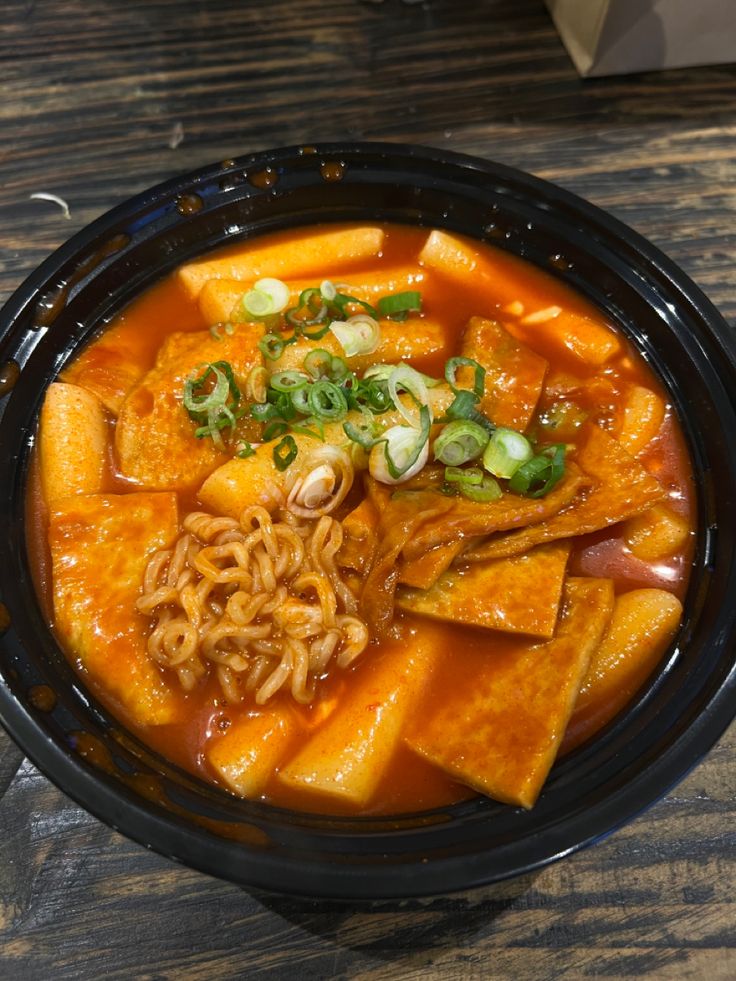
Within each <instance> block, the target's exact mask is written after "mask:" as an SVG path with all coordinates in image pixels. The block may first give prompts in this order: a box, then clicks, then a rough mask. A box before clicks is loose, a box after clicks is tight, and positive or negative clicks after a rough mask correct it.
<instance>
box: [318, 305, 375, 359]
mask: <svg viewBox="0 0 736 981" xmlns="http://www.w3.org/2000/svg"><path fill="white" fill-rule="evenodd" d="M330 331H331V332H332V333H333V334H334V335H335V337H336V338H337V341H338V343H339V344H340V346H341V347H342V349H343V351H344V352H345V356H346V357H348V358H354V357H355V356H356V355H358V354H372V353H373V352H374V351H375V350H376V348H377V347H378V345H379V343H380V341H381V328H380V327H379V326H378V321H377V320H374V318H373V317H370V316H368V314H365V313H358V314H355V316H353V317H348V319H347V320H333V321H332V322H331V323H330Z"/></svg>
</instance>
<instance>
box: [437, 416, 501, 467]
mask: <svg viewBox="0 0 736 981" xmlns="http://www.w3.org/2000/svg"><path fill="white" fill-rule="evenodd" d="M488 439H489V437H488V433H487V432H486V431H485V429H484V428H483V427H482V426H479V425H478V423H477V422H470V420H468V419H458V420H457V421H455V422H450V423H448V424H447V425H446V426H445V427H444V428H443V430H442V432H441V433H440V434H439V436H438V437H437V439H436V440H435V441H434V458H435V460H439V461H440V462H441V463H446V464H448V465H449V466H452V467H459V466H460V465H461V464H462V463H468V461H469V460H475V459H477V458H478V457H479V456H480V455H481V453H482V452H483V451H484V450H485V449H486V447H487V445H488Z"/></svg>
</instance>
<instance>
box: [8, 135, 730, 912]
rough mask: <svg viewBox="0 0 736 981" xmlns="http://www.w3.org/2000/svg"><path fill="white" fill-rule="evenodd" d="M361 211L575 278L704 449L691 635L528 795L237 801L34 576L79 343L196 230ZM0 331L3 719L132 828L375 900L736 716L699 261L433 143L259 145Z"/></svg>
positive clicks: (712, 380)
mask: <svg viewBox="0 0 736 981" xmlns="http://www.w3.org/2000/svg"><path fill="white" fill-rule="evenodd" d="M325 165H328V166H325ZM329 165H331V166H329ZM330 178H331V179H330ZM366 218H368V219H370V220H373V221H376V220H387V221H396V222H406V223H410V224H422V225H427V226H435V227H441V228H447V229H452V230H456V231H458V232H463V233H465V234H468V235H472V236H475V237H476V238H478V239H483V240H488V241H492V242H494V243H495V244H498V245H500V246H501V247H502V248H504V249H507V250H509V251H511V252H514V253H516V254H517V255H520V256H524V257H525V258H526V259H528V260H530V261H531V262H533V263H535V264H537V265H539V266H541V267H542V268H544V269H547V270H549V272H551V273H552V274H553V275H554V276H557V277H559V278H561V279H563V280H565V281H566V282H567V283H569V284H570V285H571V286H573V287H574V288H575V289H577V290H579V291H580V292H581V293H583V294H584V295H585V296H587V297H588V298H589V299H591V300H592V301H593V302H594V303H595V304H597V305H598V306H599V307H600V308H601V309H603V310H605V311H606V313H607V314H608V315H609V316H610V317H612V318H613V319H614V320H615V321H616V322H618V323H619V324H620V325H621V327H622V328H623V330H624V331H625V332H626V333H627V335H628V336H629V337H630V338H631V339H632V340H633V342H634V344H635V345H636V346H637V348H638V349H639V350H640V351H641V352H642V354H643V355H644V357H645V358H646V359H647V360H648V361H649V362H650V363H651V365H652V366H653V367H654V370H655V371H656V372H657V373H658V374H659V376H660V377H661V378H662V380H663V382H664V384H665V386H666V387H667V389H668V390H669V392H670V394H671V398H672V400H673V403H674V404H675V406H676V408H677V411H678V413H679V415H680V419H681V422H682V425H683V428H684V430H685V433H686V437H687V439H688V442H689V446H690V451H691V454H692V457H693V460H694V465H695V470H696V476H697V482H698V491H699V493H698V528H699V531H698V542H697V549H696V556H695V568H694V570H693V574H692V580H691V586H690V590H689V593H688V596H687V600H686V616H685V622H684V624H683V627H682V629H681V630H680V632H679V636H678V637H677V640H676V642H675V644H674V645H673V646H672V647H671V648H670V650H669V651H668V652H667V654H666V655H665V657H664V658H663V660H662V664H661V665H660V668H659V670H658V671H656V672H655V674H654V676H653V678H652V679H651V681H650V682H649V683H648V685H647V686H646V689H645V690H644V691H643V692H642V693H640V695H639V696H638V697H637V699H636V700H635V704H633V705H631V706H629V707H628V709H627V710H626V711H625V712H623V713H621V715H620V716H619V717H618V718H616V719H615V720H614V721H613V722H612V723H611V724H610V725H609V726H607V727H606V729H605V730H604V731H603V732H602V733H601V734H599V735H598V736H597V737H596V738H594V739H593V740H591V741H590V743H589V744H588V745H586V746H583V747H581V748H580V749H579V750H578V751H576V752H575V753H573V754H572V755H570V756H569V757H567V758H565V759H564V760H562V761H561V762H560V763H559V764H558V765H557V766H556V767H555V768H554V770H553V772H552V774H551V776H550V779H549V780H548V782H547V785H546V787H545V790H544V792H543V794H542V796H541V798H540V800H539V802H538V803H537V805H536V807H535V808H534V810H532V811H530V812H524V811H522V810H520V809H516V808H512V807H507V806H503V805H500V804H496V803H494V802H492V801H490V800H485V799H477V800H473V801H469V802H466V803H463V804H458V805H455V806H452V807H447V808H443V809H440V810H436V811H431V812H425V813H422V814H414V815H401V816H398V817H396V818H385V819H379V820H376V819H347V818H333V817H322V816H315V815H305V814H300V813H294V812H291V811H286V810H281V809H277V808H272V807H269V806H267V805H264V804H260V803H251V802H243V801H238V800H235V799H233V798H231V797H229V796H228V795H227V794H225V793H224V792H220V791H218V790H217V789H216V788H214V787H212V786H208V785H206V784H204V783H203V782H201V781H199V780H197V779H196V778H194V777H192V776H190V775H189V774H186V773H184V772H182V771H180V770H178V769H177V768H176V767H174V766H172V765H170V764H168V763H167V762H166V761H164V760H162V759H160V758H159V757H157V756H156V755H155V754H153V753H151V752H150V751H149V750H147V749H146V748H145V747H144V746H142V745H141V744H140V743H139V741H138V740H137V739H136V738H135V737H133V736H131V735H130V734H128V733H126V732H124V731H123V730H122V729H121V727H120V725H119V723H117V722H116V721H115V719H113V718H112V717H111V716H110V715H109V714H108V713H107V712H106V711H105V710H104V709H103V708H101V707H100V705H99V704H97V703H96V702H95V700H94V698H92V697H91V696H90V694H89V692H88V691H87V690H86V689H85V687H84V684H83V682H82V681H81V680H80V679H79V678H78V677H77V676H76V675H75V674H74V672H73V671H72V669H71V668H70V667H69V666H68V664H67V662H66V660H65V659H64V657H63V655H62V654H61V652H60V650H59V648H58V645H57V644H56V642H55V640H54V637H53V636H52V634H51V632H50V631H49V629H48V627H47V625H46V623H45V622H44V619H43V616H42V613H41V610H40V608H39V603H38V601H37V598H36V595H35V593H34V590H33V587H32V584H31V577H30V570H29V564H28V555H27V548H26V541H25V537H24V507H25V504H24V500H25V487H26V481H27V476H28V462H29V451H30V448H31V445H32V442H33V434H34V432H35V428H36V419H37V414H38V409H39V406H40V404H41V400H42V397H43V393H44V388H45V386H46V385H47V384H48V383H49V381H51V380H52V379H53V378H54V376H55V375H56V374H57V372H58V371H59V369H60V368H61V366H62V365H63V364H65V362H66V361H67V360H68V359H69V358H71V357H72V356H73V355H74V353H75V352H76V351H77V350H78V349H79V347H80V345H82V344H83V343H84V342H85V341H87V340H88V339H89V338H90V337H91V336H92V335H93V334H94V333H95V332H96V331H99V330H100V329H101V328H102V327H103V326H104V324H105V322H106V321H107V320H108V319H109V318H110V317H111V316H112V315H113V314H114V313H115V312H116V311H118V310H119V309H120V308H121V306H122V305H123V304H124V303H126V302H127V301H128V300H129V299H131V298H132V297H133V296H134V295H135V294H136V293H138V292H140V291H141V290H142V289H144V288H145V287H146V286H148V285H149V284H151V283H152V282H154V281H155V280H156V279H157V278H158V277H160V276H161V275H162V274H163V273H165V272H167V271H168V270H170V269H172V268H173V267H174V266H176V265H178V264H179V263H181V262H182V261H184V260H186V259H189V258H191V257H192V256H194V255H196V254H197V253H200V252H203V251H205V250H207V249H210V248H213V247H214V246H217V245H221V244H222V243H224V242H228V241H232V240H234V239H237V238H242V237H248V236H250V235H256V234H261V233H262V232H265V231H270V230H273V229H279V228H291V227H294V226H297V225H302V224H308V223H314V222H329V221H338V220H340V221H344V220H353V219H356V220H361V219H362V220H365V219H366ZM0 332H1V333H0V337H1V341H0V345H1V346H0V365H1V366H2V367H0V377H2V378H3V379H4V384H3V387H4V388H5V390H6V391H7V390H9V389H11V388H12V391H9V394H8V395H7V396H6V397H5V398H4V399H3V400H2V402H1V403H0V413H1V414H2V422H1V424H0V473H2V474H3V480H2V486H1V487H0V534H1V535H2V540H3V541H5V542H6V553H5V559H4V561H3V563H2V566H1V567H0V599H1V600H2V603H3V604H4V607H5V611H3V613H2V620H3V621H7V629H5V631H4V635H3V637H2V640H1V641H0V672H1V674H2V685H1V686H0V721H2V723H3V725H4V726H5V727H6V728H7V730H8V732H9V733H10V734H11V735H12V736H13V738H14V739H15V740H16V741H17V742H18V743H19V745H20V746H21V747H22V748H23V750H24V751H25V752H26V753H27V754H28V756H29V757H30V758H31V759H32V760H33V762H34V763H35V764H36V765H37V766H38V767H39V768H40V769H41V770H42V771H43V772H44V773H45V774H47V776H48V777H50V779H52V780H53V781H54V782H55V783H57V784H58V786H59V787H60V788H61V789H62V790H64V791H65V792H66V793H67V794H69V795H70V796H71V797H73V798H74V799H75V800H76V801H78V802H79V803H80V804H82V805H83V806H84V807H86V808H87V809H88V810H89V811H91V812H92V813H93V814H95V815H97V816H98V817H99V818H101V819H102V820H104V821H106V822H107V823H108V824H110V825H111V826H112V827H114V828H117V829H118V830H120V831H122V832H124V833H125V834H127V835H129V836H130V837H132V838H134V839H136V840H137V841H140V842H143V843H144V844H146V845H149V846H151V847H153V848H155V849H156V850H158V851H160V852H162V853H163V854H165V855H169V856H171V857H173V858H176V859H179V860H180V861H182V862H185V863H186V864H188V865H191V866H193V867H195V868H198V869H202V870H204V871H206V872H210V873H213V874H215V875H218V876H222V877H223V878H226V879H230V880H232V881H234V882H237V883H240V884H243V885H247V886H253V887H258V888H261V889H265V890H269V891H275V892H288V893H294V894H298V895H303V896H323V897H335V898H363V899H370V898H378V897H384V898H388V897H406V896H418V895H427V894H437V893H446V892H451V891H453V890H458V889H466V888H470V887H473V886H477V885H481V884H484V883H489V882H493V881H495V880H499V879H502V878H506V877H509V876H513V875H518V874H520V873H523V872H527V871H529V870H531V869H534V868H537V867H539V866H541V865H543V864H545V863H547V862H550V861H552V860H553V859H556V858H560V857H561V856H563V855H566V854H567V853H569V852H571V851H574V850H575V849H577V848H580V847H581V846H582V845H585V844H587V843H590V842H592V841H594V840H595V839H597V838H600V837H601V836H602V835H605V834H607V833H609V832H610V831H612V830H613V829H614V828H616V827H617V826H619V825H620V824H622V823H623V822H624V821H627V820H628V819H629V818H631V817H632V816H633V815H635V814H637V813H638V812H639V811H641V810H642V808H644V807H646V806H647V805H648V804H651V803H652V802H653V801H654V800H656V798H657V797H659V796H660V795H661V794H662V793H664V792H665V791H666V790H667V789H668V788H669V787H671V786H672V784H673V783H675V782H676V781H677V780H679V779H680V778H681V777H682V776H683V775H684V774H685V773H686V772H687V771H688V770H689V769H690V768H691V767H692V766H693V765H694V764H695V763H696V762H697V761H698V760H699V759H700V758H701V757H702V756H703V754H704V753H706V752H707V750H708V749H709V748H710V747H711V746H712V745H713V743H714V742H715V741H716V740H717V739H718V737H719V736H720V734H721V733H722V732H723V730H724V729H725V728H726V726H727V725H728V723H729V722H730V720H731V718H732V717H733V716H734V714H735V712H736V699H735V698H734V694H735V692H736V670H735V664H734V644H733V640H734V634H735V630H736V602H734V598H736V571H734V570H733V569H732V565H731V542H732V541H733V540H734V538H735V537H736V536H735V529H734V521H735V518H736V506H735V505H736V501H735V498H736V469H735V468H736V411H735V410H736V406H735V404H734V394H733V393H736V368H735V362H734V345H733V342H732V339H731V337H730V336H729V330H728V327H727V325H726V323H725V322H724V321H723V320H722V318H721V317H720V316H719V314H718V313H717V311H716V310H715V309H714V307H713V306H712V305H711V304H710V303H709V302H708V300H707V299H706V298H705V296H703V294H702V293H701V292H700V290H699V289H698V288H697V287H696V286H695V285H694V284H693V283H692V282H691V281H690V280H689V279H688V278H687V276H685V275H684V274H683V273H682V272H681V271H680V270H679V269H678V268H677V267H676V266H675V265H673V263H672V262H670V261H669V260H668V259H667V258H665V256H663V255H662V254H661V253H660V252H658V251H657V249H655V248H654V247H653V246H651V245H650V244H649V243H648V242H646V241H644V240H643V239H642V238H640V237H639V236H638V235H636V234H635V233H634V232H632V231H631V230H630V229H628V228H626V227H625V226H624V225H622V224H620V223H619V222H617V221H615V220H614V219H613V218H610V217H609V216H608V215H606V214H604V213H602V212H601V211H599V210H597V209H596V208H594V207H592V206H591V205H589V204H587V203H586V202H584V201H582V200H580V199H579V198H576V197H574V196H573V195H571V194H568V193H567V192H565V191H562V190H560V189H559V188H557V187H555V186H553V185H551V184H548V183H545V182H544V181H541V180H537V179H536V178H534V177H530V176H528V175H526V174H523V173H520V172H519V171H516V170H512V169H510V168H508V167H503V166H501V165H499V164H492V163H488V162H486V161H483V160H477V159H473V158H471V157H464V156H459V155H457V154H450V153H446V152H439V151H436V150H430V149H422V148H419V147H411V146H400V145H395V144H385V145H384V144H351V145H325V146H321V147H318V148H316V150H315V148H311V147H309V148H306V147H303V148H289V149H284V150H275V151H271V152H267V153H261V154H256V155H254V156H252V157H245V158H243V159H240V160H237V161H227V162H226V163H223V164H217V165H214V166H211V167H207V168H205V169H203V170H201V171H198V172H196V173H194V174H189V175H187V176H185V177H181V178H178V179H176V180H173V181H170V182H168V183H166V184H162V185H160V186H159V187H156V188H154V189H153V190H150V191H147V192H146V193H144V194H141V195H139V196H138V197H136V198H133V199H132V200H131V201H128V202H126V203H125V204H123V205H121V206H119V207H117V208H115V209H113V210H112V211H110V212H109V213H108V214H106V215H104V216H103V217H102V218H100V219H98V220H97V221H95V222H94V223H93V224H92V225H90V226H89V227H88V228H86V229H84V230H83V231H81V232H80V233H79V234H78V235H76V236H75V237H74V238H73V239H72V240H71V241H70V242H68V243H67V244H66V245H64V246H63V247H62V248H60V249H59V250H58V251H57V252H55V253H54V255H52V256H51V258H49V259H48V260H47V261H46V262H45V263H44V264H43V265H42V266H41V267H40V269H38V270H37V272H35V273H34V274H33V275H32V276H31V277H30V278H29V279H28V280H27V281H26V282H25V283H24V284H23V285H22V286H21V287H20V289H19V290H18V291H17V292H16V293H15V295H14V296H13V297H12V298H11V300H10V301H9V303H8V304H7V306H6V307H5V309H4V311H3V313H2V321H1V324H0ZM10 359H12V362H14V363H15V364H16V365H17V367H18V368H19V369H20V370H19V372H17V379H15V374H16V372H15V370H14V368H13V367H12V365H10V366H8V361H9V360H10ZM13 382H14V384H13ZM5 612H6V613H7V616H5ZM39 686H40V687H39ZM49 689H50V690H49Z"/></svg>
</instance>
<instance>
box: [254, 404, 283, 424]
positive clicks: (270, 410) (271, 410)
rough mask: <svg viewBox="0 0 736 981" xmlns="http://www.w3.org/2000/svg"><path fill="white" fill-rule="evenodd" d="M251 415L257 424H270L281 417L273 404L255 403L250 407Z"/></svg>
mask: <svg viewBox="0 0 736 981" xmlns="http://www.w3.org/2000/svg"><path fill="white" fill-rule="evenodd" d="M250 414H251V416H252V417H253V418H254V419H255V420H256V422H268V421H269V420H270V419H276V418H278V416H279V410H278V409H277V408H276V406H275V405H273V404H272V403H271V402H254V403H253V405H251V407H250Z"/></svg>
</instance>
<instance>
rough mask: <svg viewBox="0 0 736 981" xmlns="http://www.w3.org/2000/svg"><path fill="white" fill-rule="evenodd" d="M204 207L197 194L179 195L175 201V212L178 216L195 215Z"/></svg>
mask: <svg viewBox="0 0 736 981" xmlns="http://www.w3.org/2000/svg"><path fill="white" fill-rule="evenodd" d="M203 207H204V201H203V200H202V198H201V197H200V196H199V195H198V194H180V195H179V197H178V198H177V199H176V210H177V211H178V212H179V214H180V215H195V214H196V213H197V212H198V211H201V210H202V208H203Z"/></svg>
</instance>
